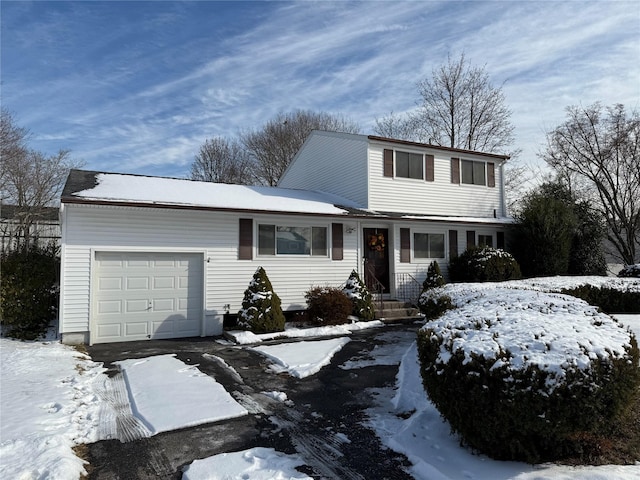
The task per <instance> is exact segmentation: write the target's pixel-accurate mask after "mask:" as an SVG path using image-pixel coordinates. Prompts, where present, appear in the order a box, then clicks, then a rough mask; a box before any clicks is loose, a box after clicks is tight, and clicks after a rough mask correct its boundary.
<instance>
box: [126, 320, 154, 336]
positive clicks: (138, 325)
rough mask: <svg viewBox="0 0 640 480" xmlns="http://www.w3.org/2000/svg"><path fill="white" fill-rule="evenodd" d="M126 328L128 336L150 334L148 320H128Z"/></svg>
mask: <svg viewBox="0 0 640 480" xmlns="http://www.w3.org/2000/svg"><path fill="white" fill-rule="evenodd" d="M124 328H125V336H126V337H136V336H146V335H148V334H149V324H148V322H127V323H125V325H124Z"/></svg>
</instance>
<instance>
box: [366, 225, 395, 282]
mask: <svg viewBox="0 0 640 480" xmlns="http://www.w3.org/2000/svg"><path fill="white" fill-rule="evenodd" d="M363 238H364V278H365V284H366V285H367V288H368V289H369V290H371V291H372V292H377V293H389V291H390V289H389V230H388V229H386V228H365V229H363ZM380 290H382V291H380Z"/></svg>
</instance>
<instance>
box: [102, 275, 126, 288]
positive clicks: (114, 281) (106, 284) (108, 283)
mask: <svg viewBox="0 0 640 480" xmlns="http://www.w3.org/2000/svg"><path fill="white" fill-rule="evenodd" d="M98 290H101V291H105V290H118V291H120V290H122V277H113V278H110V277H101V278H100V279H99V280H98Z"/></svg>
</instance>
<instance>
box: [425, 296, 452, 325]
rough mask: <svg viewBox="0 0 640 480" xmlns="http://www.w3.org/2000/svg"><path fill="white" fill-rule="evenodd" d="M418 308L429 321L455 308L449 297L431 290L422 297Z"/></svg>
mask: <svg viewBox="0 0 640 480" xmlns="http://www.w3.org/2000/svg"><path fill="white" fill-rule="evenodd" d="M418 308H419V309H420V311H421V312H422V313H423V314H424V316H425V318H426V319H427V320H433V319H435V318H438V317H440V316H441V315H442V314H444V313H445V312H446V311H447V310H451V309H453V308H454V307H453V303H452V302H451V297H450V296H449V295H444V294H442V293H441V292H440V291H439V290H435V289H429V290H425V291H424V292H422V294H421V295H420V298H419V299H418Z"/></svg>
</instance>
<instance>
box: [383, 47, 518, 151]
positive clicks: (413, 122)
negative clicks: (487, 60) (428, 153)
mask: <svg viewBox="0 0 640 480" xmlns="http://www.w3.org/2000/svg"><path fill="white" fill-rule="evenodd" d="M417 87H418V93H419V95H420V98H419V100H418V101H417V105H418V108H417V110H416V111H414V112H412V113H409V114H407V116H406V117H402V116H396V115H394V114H393V113H391V114H390V115H389V116H386V117H383V118H382V120H376V126H375V128H374V131H375V132H376V133H377V134H379V135H383V136H397V137H396V138H402V139H405V140H414V141H417V142H424V143H430V144H434V145H442V146H447V147H453V148H462V149H467V150H476V151H482V152H492V153H505V152H506V150H507V148H508V147H509V146H510V145H511V144H513V141H514V126H513V125H512V124H511V111H510V110H509V108H508V107H507V106H506V103H505V97H504V93H503V92H502V88H501V87H495V86H493V84H492V83H491V80H490V78H489V74H488V73H487V71H486V69H485V68H484V67H475V66H472V65H470V64H469V63H468V62H467V59H466V58H465V56H464V54H462V55H460V57H459V58H458V59H457V60H454V59H452V58H451V55H449V56H448V57H447V63H446V64H442V65H440V66H438V67H436V68H434V69H433V72H432V76H431V78H425V79H423V80H421V81H420V82H418V84H417ZM517 153H518V152H513V151H512V152H511V153H510V155H511V156H515V155H516V154H517Z"/></svg>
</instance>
